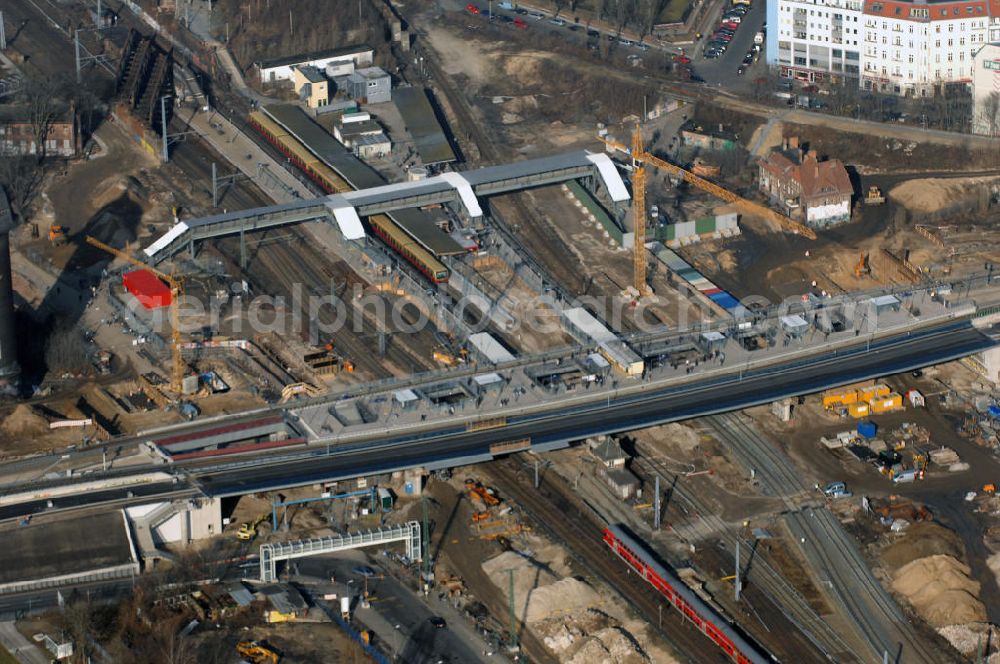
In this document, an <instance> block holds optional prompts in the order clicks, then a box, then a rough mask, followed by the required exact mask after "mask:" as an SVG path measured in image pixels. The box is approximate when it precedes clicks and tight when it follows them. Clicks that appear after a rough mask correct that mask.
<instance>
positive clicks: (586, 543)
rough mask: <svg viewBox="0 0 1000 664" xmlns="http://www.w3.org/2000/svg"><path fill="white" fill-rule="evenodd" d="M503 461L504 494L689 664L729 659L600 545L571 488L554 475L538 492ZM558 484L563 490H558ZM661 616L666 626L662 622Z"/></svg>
mask: <svg viewBox="0 0 1000 664" xmlns="http://www.w3.org/2000/svg"><path fill="white" fill-rule="evenodd" d="M516 459H517V457H514V458H513V459H511V460H506V461H499V462H496V463H494V464H492V465H491V466H490V473H491V474H492V475H493V478H494V480H495V481H496V484H497V487H498V488H499V489H500V491H501V492H502V493H503V494H504V495H506V496H508V497H509V498H510V499H512V500H513V501H514V502H516V503H517V504H519V505H520V506H521V507H522V508H523V509H524V510H525V511H526V512H527V513H529V514H530V515H531V516H532V517H533V520H534V522H535V523H536V524H537V525H538V526H539V527H540V528H541V529H543V530H545V531H547V532H548V533H549V534H550V536H552V537H553V538H555V539H556V540H557V541H559V542H561V543H563V544H564V545H565V546H566V547H567V549H568V550H569V551H570V552H571V553H572V554H573V556H574V557H575V558H576V560H577V561H578V562H579V563H580V564H581V565H582V566H583V567H584V568H586V569H587V570H588V571H589V572H590V573H591V574H593V575H594V576H595V577H597V578H599V579H601V580H602V581H603V582H604V583H606V584H607V585H608V586H610V587H611V588H613V589H614V590H615V591H616V592H618V593H619V594H620V595H621V596H622V597H623V598H624V599H625V601H626V602H627V603H628V604H629V605H630V606H631V607H632V608H633V609H634V610H635V611H636V612H638V613H639V614H640V615H641V616H642V617H643V618H644V619H645V620H646V621H647V622H648V623H649V625H650V627H651V628H652V629H654V630H657V631H659V633H660V634H661V635H662V636H663V637H664V638H665V639H666V640H667V641H668V642H669V643H670V644H671V645H672V646H673V647H674V649H675V651H678V652H679V653H680V654H679V655H678V657H679V658H680V659H681V660H682V661H685V662H704V663H706V664H708V663H718V662H722V661H726V660H725V656H724V655H722V653H721V652H720V651H719V650H718V649H717V647H716V645H715V644H714V643H712V642H711V641H710V640H709V639H708V637H706V636H705V635H704V634H702V633H701V632H700V631H698V629H697V628H696V627H694V626H693V625H692V624H691V623H689V622H688V621H686V620H685V619H684V618H683V616H682V615H681V614H680V613H679V612H677V611H676V610H675V609H674V608H673V607H672V606H670V605H669V604H667V602H666V600H665V599H664V600H660V599H659V598H658V597H657V595H656V591H655V590H654V589H651V588H650V587H649V585H648V584H647V583H646V582H645V581H644V580H642V579H640V578H639V577H638V576H637V575H635V574H633V573H632V572H631V571H630V570H629V569H628V567H626V566H625V564H624V563H622V561H621V560H620V559H618V558H617V557H615V556H614V554H613V553H612V552H611V551H610V550H608V549H607V547H605V546H604V545H603V544H602V542H601V530H602V528H603V527H604V524H598V523H597V522H596V520H595V518H594V517H593V516H592V515H591V514H590V513H588V512H586V511H585V510H583V509H579V508H578V507H577V506H575V505H573V504H572V503H571V502H570V501H569V500H567V499H566V497H565V495H564V490H565V489H566V488H567V487H565V486H562V480H561V479H560V478H557V477H556V478H554V479H553V477H554V474H550V475H549V477H547V478H546V479H545V480H544V481H543V483H542V486H541V488H540V489H539V490H537V491H536V490H535V489H534V488H533V487H531V486H526V485H525V484H524V483H523V480H521V479H518V470H517V469H516V468H512V467H511V466H512V464H519V463H520V462H519V461H517V460H516ZM554 483H558V484H559V485H560V486H558V487H556V486H553V484H554ZM661 616H662V622H661V621H660V619H661Z"/></svg>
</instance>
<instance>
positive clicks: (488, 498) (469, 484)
mask: <svg viewBox="0 0 1000 664" xmlns="http://www.w3.org/2000/svg"><path fill="white" fill-rule="evenodd" d="M465 490H466V492H467V493H468V494H469V498H471V499H473V500H474V501H475V500H478V501H481V502H482V503H483V505H486V506H487V507H496V506H497V505H499V504H500V499H499V498H497V497H496V496H495V495H494V494H493V491H492V490H491V489H487V488H486V487H484V486H483V485H482V484H481V483H479V482H477V481H475V480H471V479H470V480H465Z"/></svg>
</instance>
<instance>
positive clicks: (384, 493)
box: [378, 487, 392, 512]
mask: <svg viewBox="0 0 1000 664" xmlns="http://www.w3.org/2000/svg"><path fill="white" fill-rule="evenodd" d="M378 502H379V506H380V507H381V508H382V511H383V512H391V511H392V494H391V493H389V491H388V489H383V488H381V487H379V489H378Z"/></svg>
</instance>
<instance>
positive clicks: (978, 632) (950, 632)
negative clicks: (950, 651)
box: [937, 623, 1000, 664]
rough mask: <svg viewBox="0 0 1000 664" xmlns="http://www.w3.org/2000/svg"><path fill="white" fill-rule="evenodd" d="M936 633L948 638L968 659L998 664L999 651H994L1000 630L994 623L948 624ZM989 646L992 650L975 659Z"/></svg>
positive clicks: (999, 661) (986, 663) (999, 659)
mask: <svg viewBox="0 0 1000 664" xmlns="http://www.w3.org/2000/svg"><path fill="white" fill-rule="evenodd" d="M937 632H938V634H940V635H941V636H943V637H944V638H945V639H947V640H948V643H950V644H951V645H952V647H953V648H954V649H955V650H957V651H958V652H960V653H962V655H964V656H965V657H968V658H969V660H970V661H971V660H973V659H975V660H976V661H982V662H984V664H1000V653H998V652H995V651H996V647H997V645H996V644H997V643H998V641H997V639H998V638H1000V630H998V629H997V627H996V625H991V624H989V623H969V624H967V625H948V626H947V627H942V628H940V629H939V630H938V631H937ZM987 645H989V646H990V648H989V649H990V650H992V651H994V652H992V653H990V654H989V656H988V657H986V658H985V659H977V658H978V657H980V656H981V655H983V654H984V653H983V649H984V648H985V647H987Z"/></svg>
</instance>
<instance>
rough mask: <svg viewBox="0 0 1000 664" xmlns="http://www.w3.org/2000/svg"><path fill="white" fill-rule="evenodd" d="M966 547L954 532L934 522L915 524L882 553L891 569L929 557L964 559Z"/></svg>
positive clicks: (883, 558)
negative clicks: (942, 556) (940, 556)
mask: <svg viewBox="0 0 1000 664" xmlns="http://www.w3.org/2000/svg"><path fill="white" fill-rule="evenodd" d="M964 552H965V547H964V545H963V544H962V540H961V539H960V538H959V537H958V535H956V534H955V532H954V531H952V530H950V529H948V528H945V527H944V526H942V525H940V524H937V523H935V522H933V521H922V522H920V523H914V524H913V525H911V526H910V527H909V528H907V529H906V535H905V536H904V537H903V538H901V539H899V540H897V541H896V542H893V543H892V544H890V545H889V546H887V547H886V548H885V549H884V550H883V551H882V560H883V561H884V562H885V564H886V565H887V566H888V567H889V568H890V569H899V568H901V567H903V566H904V565H908V564H909V563H911V562H913V561H914V560H917V559H918V558H926V557H928V556H936V555H944V556H951V557H952V558H962V557H963V556H964Z"/></svg>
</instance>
